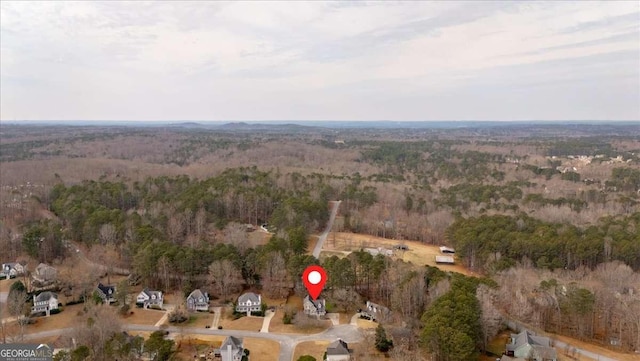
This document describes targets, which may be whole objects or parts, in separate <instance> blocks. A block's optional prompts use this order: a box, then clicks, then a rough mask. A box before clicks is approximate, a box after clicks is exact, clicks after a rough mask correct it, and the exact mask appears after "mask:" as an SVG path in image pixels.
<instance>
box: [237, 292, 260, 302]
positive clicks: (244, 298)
mask: <svg viewBox="0 0 640 361" xmlns="http://www.w3.org/2000/svg"><path fill="white" fill-rule="evenodd" d="M247 301H251V303H257V302H260V297H259V296H258V295H256V294H255V293H253V292H247V293H244V294H242V295H241V296H240V297H238V303H246V302H247Z"/></svg>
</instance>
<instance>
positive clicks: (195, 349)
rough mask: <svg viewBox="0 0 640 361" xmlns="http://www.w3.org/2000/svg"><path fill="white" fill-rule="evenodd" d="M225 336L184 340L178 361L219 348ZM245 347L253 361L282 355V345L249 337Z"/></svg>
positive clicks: (271, 358)
mask: <svg viewBox="0 0 640 361" xmlns="http://www.w3.org/2000/svg"><path fill="white" fill-rule="evenodd" d="M225 338H226V337H225V336H209V335H206V336H205V335H198V336H196V337H195V338H190V337H189V338H186V337H185V338H184V339H182V340H181V341H180V342H179V350H178V353H177V355H176V356H177V358H178V360H185V361H186V360H193V359H194V355H200V354H203V353H206V352H208V351H211V350H212V349H214V348H219V347H220V345H221V344H222V342H223V341H224V339H225ZM243 344H244V347H245V348H247V349H248V350H249V352H250V355H249V356H250V357H251V361H273V360H277V359H278V356H279V355H280V344H279V343H277V342H275V341H271V340H264V339H259V338H251V337H247V338H244V339H243Z"/></svg>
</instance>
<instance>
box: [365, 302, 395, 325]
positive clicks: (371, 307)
mask: <svg viewBox="0 0 640 361" xmlns="http://www.w3.org/2000/svg"><path fill="white" fill-rule="evenodd" d="M362 314H363V315H365V316H367V317H368V318H370V319H371V320H372V321H378V322H385V321H387V320H388V319H389V316H390V315H391V311H390V310H389V309H388V308H386V307H384V306H382V305H379V304H377V303H373V302H371V301H367V304H366V306H365V309H364V310H362Z"/></svg>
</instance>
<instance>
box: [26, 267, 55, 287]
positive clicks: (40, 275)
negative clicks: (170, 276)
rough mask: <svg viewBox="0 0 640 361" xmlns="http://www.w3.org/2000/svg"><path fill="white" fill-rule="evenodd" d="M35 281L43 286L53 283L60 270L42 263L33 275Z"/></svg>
mask: <svg viewBox="0 0 640 361" xmlns="http://www.w3.org/2000/svg"><path fill="white" fill-rule="evenodd" d="M32 277H33V281H34V282H35V283H36V284H38V285H41V286H45V285H49V284H52V283H54V282H55V281H56V279H57V277H58V271H57V270H56V269H55V268H53V267H51V266H49V265H48V264H44V263H40V264H39V265H38V267H36V270H35V272H34V273H33V275H32Z"/></svg>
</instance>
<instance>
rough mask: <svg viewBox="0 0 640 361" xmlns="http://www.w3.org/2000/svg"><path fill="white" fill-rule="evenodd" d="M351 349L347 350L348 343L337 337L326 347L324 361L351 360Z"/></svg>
mask: <svg viewBox="0 0 640 361" xmlns="http://www.w3.org/2000/svg"><path fill="white" fill-rule="evenodd" d="M352 352H353V351H351V350H349V345H348V344H347V343H346V342H344V341H342V340H341V339H338V340H337V341H333V342H332V343H331V344H329V346H328V347H327V356H326V358H325V360H326V361H351V360H352V357H351V353H352Z"/></svg>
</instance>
